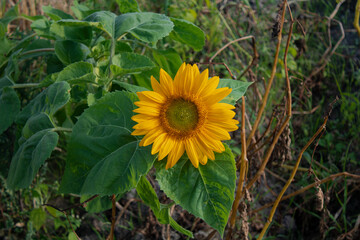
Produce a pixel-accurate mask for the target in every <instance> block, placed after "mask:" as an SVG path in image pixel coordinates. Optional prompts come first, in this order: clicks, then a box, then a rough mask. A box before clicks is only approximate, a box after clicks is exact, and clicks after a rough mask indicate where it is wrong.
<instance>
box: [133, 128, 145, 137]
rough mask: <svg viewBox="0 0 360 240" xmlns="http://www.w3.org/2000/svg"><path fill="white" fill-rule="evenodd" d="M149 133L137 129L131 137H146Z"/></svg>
mask: <svg viewBox="0 0 360 240" xmlns="http://www.w3.org/2000/svg"><path fill="white" fill-rule="evenodd" d="M148 132H149V130H145V129H135V130H134V131H133V132H132V133H131V135H133V136H141V135H145V134H147V133H148Z"/></svg>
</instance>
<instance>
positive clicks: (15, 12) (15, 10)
mask: <svg viewBox="0 0 360 240" xmlns="http://www.w3.org/2000/svg"><path fill="white" fill-rule="evenodd" d="M18 16H19V5H18V4H16V5H15V6H14V7H11V8H10V9H9V10H8V11H7V12H6V13H5V14H4V16H3V17H2V18H1V19H0V22H2V23H3V24H4V25H5V26H6V27H7V25H8V24H9V23H10V22H11V21H13V20H15V19H17V18H18Z"/></svg>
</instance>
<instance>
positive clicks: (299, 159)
mask: <svg viewBox="0 0 360 240" xmlns="http://www.w3.org/2000/svg"><path fill="white" fill-rule="evenodd" d="M327 120H328V116H327V117H326V118H325V120H324V123H323V124H322V125H321V126H320V128H319V129H318V130H317V132H316V133H315V134H314V136H312V138H311V139H310V140H309V141H308V142H307V143H306V145H305V147H304V148H303V149H302V150H301V152H300V154H299V157H298V159H297V161H296V164H295V167H294V169H293V171H292V173H291V175H290V177H289V179H288V181H287V182H286V184H285V186H284V187H283V189H282V190H281V192H280V193H279V195H278V197H277V198H276V200H275V203H274V205H273V208H272V209H271V212H270V215H269V217H268V220H267V221H266V224H265V226H264V228H263V229H262V231H261V233H260V235H259V237H258V238H257V239H258V240H261V239H262V238H263V237H264V235H265V233H266V230H267V229H268V227H269V226H270V223H271V222H272V218H273V216H274V214H275V211H276V209H277V207H278V205H279V203H280V201H281V198H282V196H283V195H284V193H285V191H286V190H287V189H288V187H289V186H290V184H291V182H292V180H293V179H294V177H295V174H296V172H297V170H298V167H299V164H300V161H301V159H302V155H303V153H304V152H305V150H306V149H307V148H308V147H309V146H310V144H311V143H312V142H313V141H314V140H315V139H316V137H317V136H318V135H319V134H320V133H321V132H322V131H324V129H325V126H326V122H327Z"/></svg>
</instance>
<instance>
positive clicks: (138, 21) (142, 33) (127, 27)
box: [115, 12, 174, 43]
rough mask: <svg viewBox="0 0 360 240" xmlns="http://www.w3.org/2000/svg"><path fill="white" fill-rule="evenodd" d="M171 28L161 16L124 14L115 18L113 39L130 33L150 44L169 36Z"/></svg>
mask: <svg viewBox="0 0 360 240" xmlns="http://www.w3.org/2000/svg"><path fill="white" fill-rule="evenodd" d="M173 26H174V24H173V23H172V22H171V21H170V19H169V18H168V17H167V16H165V15H162V14H157V13H150V12H144V13H143V12H142V13H125V14H122V15H120V16H118V17H117V18H116V22H115V27H116V31H115V32H116V33H115V38H116V39H117V38H119V37H120V36H122V35H123V34H125V33H130V34H132V35H133V36H134V37H136V38H138V39H140V40H141V41H144V42H148V43H152V42H156V41H158V40H159V39H161V38H163V37H166V36H167V35H169V33H170V32H171V31H172V29H173Z"/></svg>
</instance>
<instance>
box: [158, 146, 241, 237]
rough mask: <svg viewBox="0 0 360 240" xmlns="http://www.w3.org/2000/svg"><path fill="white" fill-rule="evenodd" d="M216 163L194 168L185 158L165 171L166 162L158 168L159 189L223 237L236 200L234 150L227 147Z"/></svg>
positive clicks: (210, 161) (211, 162)
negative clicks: (232, 151)
mask: <svg viewBox="0 0 360 240" xmlns="http://www.w3.org/2000/svg"><path fill="white" fill-rule="evenodd" d="M225 147H226V150H225V152H223V153H220V154H219V153H216V154H215V160H214V161H212V160H209V161H208V162H207V164H206V165H199V168H195V167H194V166H193V165H192V164H191V162H190V160H189V159H188V158H187V157H185V156H183V157H182V158H181V159H180V160H179V162H178V163H176V164H175V166H174V167H172V168H170V169H168V170H166V169H165V165H166V161H159V162H157V163H156V164H155V167H156V178H157V180H158V182H159V184H160V188H161V189H162V190H163V191H164V192H165V193H166V195H167V196H168V197H170V198H171V199H172V200H174V201H175V202H176V203H177V204H179V205H180V206H181V207H182V208H184V209H186V210H187V211H189V212H190V213H192V214H194V215H195V216H198V217H200V218H202V219H204V220H205V221H206V222H207V223H208V224H209V225H210V226H212V227H213V228H215V229H216V230H217V231H219V233H220V234H221V235H222V234H223V233H224V228H225V226H226V223H227V221H228V217H229V213H230V210H231V206H232V203H233V200H234V192H235V181H236V167H235V160H234V156H233V154H232V153H231V150H230V149H229V148H228V147H227V146H226V145H225Z"/></svg>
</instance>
